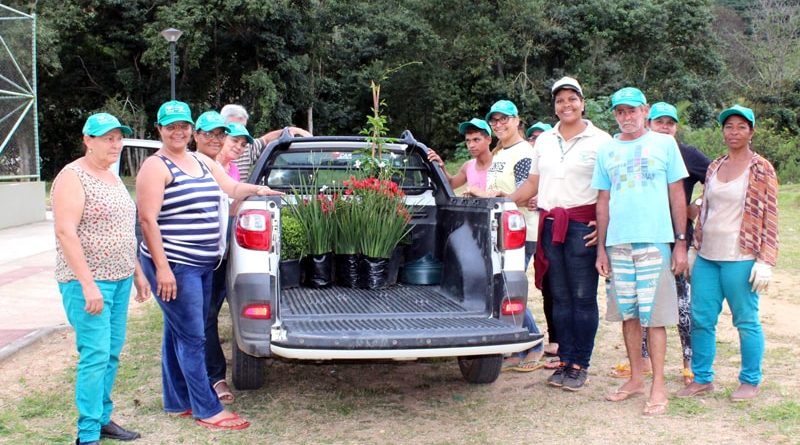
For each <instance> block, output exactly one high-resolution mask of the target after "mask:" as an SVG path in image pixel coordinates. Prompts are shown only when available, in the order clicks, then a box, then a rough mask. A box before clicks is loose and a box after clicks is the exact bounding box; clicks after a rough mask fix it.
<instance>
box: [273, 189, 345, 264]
mask: <svg viewBox="0 0 800 445" xmlns="http://www.w3.org/2000/svg"><path fill="white" fill-rule="evenodd" d="M326 189H327V187H323V188H322V189H319V192H318V193H317V194H316V195H314V194H313V193H314V192H313V191H316V190H318V189H317V184H316V174H314V175H312V178H311V183H310V184H307V183H306V181H305V180H304V179H303V178H301V180H300V187H299V189H298V188H295V187H292V193H291V194H289V195H288V196H287V197H285V198H284V200H285V202H286V204H287V205H288V208H289V209H290V211H291V213H292V215H294V216H295V217H296V218H297V220H298V221H299V222H300V224H301V225H302V227H303V231H304V232H305V236H306V246H307V247H308V253H309V254H311V255H322V254H325V253H329V252H330V251H331V250H333V237H332V236H331V233H333V227H334V221H333V210H334V202H333V200H332V199H331V196H330V195H326V194H325V190H326ZM312 190H313V191H312ZM306 191H312V192H311V193H309V195H310V196H309V195H306V194H304V192H306ZM288 197H292V198H293V199H291V200H289V199H287V198H288Z"/></svg>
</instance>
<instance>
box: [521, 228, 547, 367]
mask: <svg viewBox="0 0 800 445" xmlns="http://www.w3.org/2000/svg"><path fill="white" fill-rule="evenodd" d="M535 252H536V242H535V241H533V242H531V241H526V242H525V270H528V265H529V264H530V262H531V258H532V257H533V254H534V253H535ZM522 327H523V328H526V329H527V330H528V332H530V333H531V334H539V333H541V332H542V331H541V330H539V326H537V325H536V319H535V318H533V313H532V312H531V310H530V309H528V308H527V307H526V308H525V317H524V318H523V319H522ZM543 349H544V346H542V344H541V343H539V344H538V345H536V346H534V347H532V348H531V349H528V350H525V351H520V352H517V353H516V354H514V355H515V356H516V357H520V358H525V356H526V355H528V354H530V353H531V352H533V351H541V350H543Z"/></svg>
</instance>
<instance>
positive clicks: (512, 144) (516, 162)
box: [486, 100, 544, 371]
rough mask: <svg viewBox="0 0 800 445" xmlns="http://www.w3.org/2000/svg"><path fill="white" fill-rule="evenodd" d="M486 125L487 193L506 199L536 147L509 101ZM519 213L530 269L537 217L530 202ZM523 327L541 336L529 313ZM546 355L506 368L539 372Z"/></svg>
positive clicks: (536, 351) (536, 353)
mask: <svg viewBox="0 0 800 445" xmlns="http://www.w3.org/2000/svg"><path fill="white" fill-rule="evenodd" d="M486 121H487V122H489V125H490V126H491V127H492V132H493V133H494V135H495V136H496V137H497V139H498V143H497V147H496V148H495V154H494V157H493V158H492V164H491V166H489V171H488V173H487V175H486V190H487V192H489V193H488V195H489V196H507V195H510V194H511V193H513V192H514V191H515V190H516V189H517V188H518V187H519V186H520V185H522V184H523V183H524V182H525V180H526V179H527V178H528V173H529V172H530V167H531V159H532V158H533V156H534V154H535V150H534V149H533V146H531V144H530V143H528V141H526V140H525V139H524V138H523V137H522V134H520V131H519V124H520V120H519V111H518V110H517V106H516V105H514V103H513V102H511V101H509V100H499V101H497V102H495V103H494V104H493V105H492V107H491V109H489V112H488V113H486ZM515 202H516V204H517V206H519V209H520V212H522V214H523V215H524V216H525V224H526V226H527V232H526V236H525V265H524V270H527V269H528V263H529V262H530V259H531V257H532V256H533V252H534V251H535V250H536V234H537V232H536V226H537V224H538V215H537V214H536V212H535V211H530V210H528V199H521V200H518V201H515ZM523 326H525V327H527V328H528V331H529V332H531V333H534V334H538V333H539V332H540V331H539V327H538V326H537V325H536V320H535V319H534V318H533V314H532V313H531V311H530V310H529V309H527V308H526V309H525V320H524V322H523ZM543 355H544V352H543V348H542V346H541V345H537V346H535V347H533V348H532V349H530V350H529V351H522V352H520V353H518V355H517V356H515V357H511V358H510V359H508V360H507V361H506V363H505V364H506V367H507V368H508V367H509V366H513V368H512V369H515V370H518V371H533V370H535V369H539V368H540V367H541V364H540V363H539V362H540V360H541V358H542V356H543Z"/></svg>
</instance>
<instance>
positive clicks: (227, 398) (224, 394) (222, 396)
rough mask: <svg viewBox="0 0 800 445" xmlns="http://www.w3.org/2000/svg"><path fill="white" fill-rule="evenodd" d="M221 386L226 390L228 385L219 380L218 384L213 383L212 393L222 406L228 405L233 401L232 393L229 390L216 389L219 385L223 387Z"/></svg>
mask: <svg viewBox="0 0 800 445" xmlns="http://www.w3.org/2000/svg"><path fill="white" fill-rule="evenodd" d="M223 384H224V385H225V387H226V388H227V386H228V383H227V382H226V381H225V380H220V381H219V382H217V383H214V386H213V388H214V392H216V393H217V397H218V398H219V401H220V402H222V404H223V405H230V404H231V403H233V401H234V397H233V393H232V392H231V390H230V389H217V386H220V385H223Z"/></svg>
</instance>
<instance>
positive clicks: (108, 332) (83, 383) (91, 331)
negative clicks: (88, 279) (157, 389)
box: [58, 277, 133, 442]
mask: <svg viewBox="0 0 800 445" xmlns="http://www.w3.org/2000/svg"><path fill="white" fill-rule="evenodd" d="M95 283H97V287H98V288H100V292H101V293H102V294H103V311H102V312H101V313H99V314H97V315H91V314H89V313H87V312H86V311H85V310H84V307H85V306H86V301H85V300H84V297H83V289H82V288H81V284H80V283H79V282H78V281H77V280H72V281H69V282H67V283H58V289H59V291H61V298H62V301H63V303H64V311H65V312H66V313H67V319H68V320H69V323H70V324H71V325H72V327H73V328H74V329H75V343H77V347H78V354H79V356H80V357H79V359H78V375H77V378H76V380H75V405H76V406H77V407H78V439H79V441H80V442H91V441H94V440H100V428H101V426H102V425H105V424H107V423H108V422H109V421H110V420H111V411H112V410H113V407H114V404H113V402H112V401H111V390H112V389H113V388H114V379H115V378H116V376H117V368H118V367H119V353H120V351H122V345H123V343H125V325H126V323H127V318H128V300H129V298H130V293H131V284H132V283H133V277H128V278H125V279H123V280H119V281H95Z"/></svg>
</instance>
